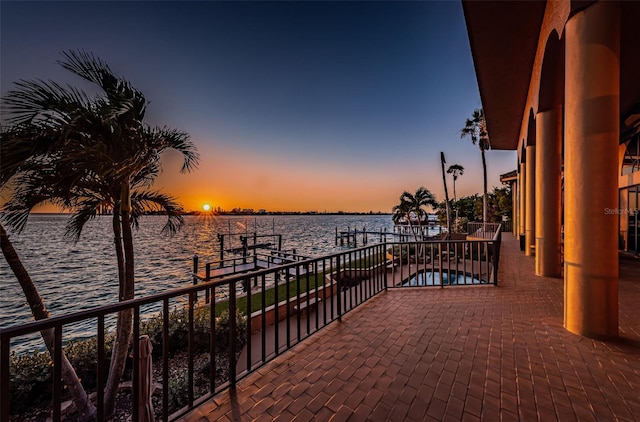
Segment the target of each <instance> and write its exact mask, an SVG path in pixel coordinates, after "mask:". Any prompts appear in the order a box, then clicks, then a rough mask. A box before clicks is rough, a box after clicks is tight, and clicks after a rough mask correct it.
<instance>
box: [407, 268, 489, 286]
mask: <svg viewBox="0 0 640 422" xmlns="http://www.w3.org/2000/svg"><path fill="white" fill-rule="evenodd" d="M486 283H487V282H486V281H480V280H478V279H477V278H474V277H471V276H469V275H465V274H461V273H458V274H455V273H447V272H443V273H442V284H443V285H445V286H446V285H453V284H486ZM402 285H403V286H440V285H441V284H440V272H438V271H436V272H433V271H427V272H419V273H418V274H417V275H415V276H413V277H411V278H410V279H409V280H406V281H404V282H403V283H402Z"/></svg>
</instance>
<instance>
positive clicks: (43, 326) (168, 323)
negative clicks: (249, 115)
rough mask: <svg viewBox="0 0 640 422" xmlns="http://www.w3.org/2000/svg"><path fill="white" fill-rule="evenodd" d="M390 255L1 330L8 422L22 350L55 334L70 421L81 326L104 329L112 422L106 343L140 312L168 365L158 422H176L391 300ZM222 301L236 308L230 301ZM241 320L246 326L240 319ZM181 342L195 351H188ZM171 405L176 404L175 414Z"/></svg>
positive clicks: (101, 348)
mask: <svg viewBox="0 0 640 422" xmlns="http://www.w3.org/2000/svg"><path fill="white" fill-rule="evenodd" d="M384 255H385V246H384V244H376V245H371V246H367V247H363V248H360V249H354V250H351V251H348V252H345V253H339V254H334V255H330V256H326V257H322V258H318V259H309V260H305V261H299V262H295V263H291V264H287V265H281V266H278V267H273V268H268V269H264V270H259V271H252V272H249V273H243V274H238V275H234V276H230V277H227V278H224V279H221V280H216V281H209V282H203V283H200V284H197V285H193V286H189V287H184V288H179V289H175V290H172V291H170V292H166V293H162V294H157V295H153V296H150V297H145V298H139V299H134V300H129V301H126V302H120V303H117V304H113V305H108V306H103V307H100V308H96V309H92V310H88V311H82V312H78V313H74V314H70V315H65V316H60V317H53V318H49V319H47V320H42V321H37V322H32V323H28V324H24V325H21V326H15V327H9V328H3V329H0V390H1V391H2V394H0V421H2V422H5V421H9V420H10V418H12V412H11V407H12V403H11V394H10V391H11V387H12V384H11V382H12V381H11V377H10V366H11V351H12V349H14V350H15V349H16V348H19V346H16V342H17V341H20V339H21V338H23V337H24V336H29V335H30V336H32V337H33V336H36V335H37V334H38V333H39V332H40V331H43V330H53V331H54V333H55V339H56V343H55V347H54V351H55V353H53V356H51V362H52V368H53V374H52V376H51V379H52V381H51V384H52V385H51V396H50V399H49V401H50V403H51V408H52V409H53V410H52V413H51V416H52V418H53V420H54V421H58V420H61V419H62V417H63V415H62V414H61V411H60V409H61V402H62V401H63V400H64V399H65V397H64V396H63V392H64V388H63V385H62V380H61V373H60V368H61V358H62V353H61V351H62V350H64V349H63V347H64V345H65V343H67V340H68V339H69V331H70V330H69V329H70V328H71V327H72V326H73V325H74V324H76V323H79V322H82V323H83V324H84V325H87V324H92V325H93V326H94V328H93V329H94V330H95V331H94V332H95V338H96V339H97V349H96V351H95V358H94V365H95V373H96V374H97V376H96V378H97V381H96V380H94V384H96V385H95V388H91V390H93V391H95V394H96V397H95V402H96V403H97V408H98V412H99V415H98V418H97V419H98V420H104V417H103V415H102V412H103V403H104V396H103V393H102V391H103V388H104V385H105V381H106V379H105V378H106V377H105V376H104V374H106V373H107V371H108V366H109V359H108V354H109V351H108V350H107V348H106V346H105V339H106V338H107V337H108V336H110V335H111V330H112V329H113V321H114V316H115V315H116V314H117V312H119V311H122V310H127V309H131V310H133V313H134V317H133V338H135V339H137V338H139V336H140V335H143V334H150V335H151V339H152V341H153V343H155V344H154V346H155V347H154V349H155V350H156V351H157V356H156V360H158V363H161V369H160V372H161V373H162V375H161V376H158V378H159V381H160V382H161V384H162V393H161V394H162V397H161V403H162V405H161V407H162V410H161V411H160V414H158V415H156V417H157V418H159V419H161V420H165V421H166V420H172V419H175V418H177V417H179V416H180V415H182V414H184V413H185V412H187V411H188V410H190V409H192V408H194V407H195V406H196V405H197V404H198V403H200V402H201V401H202V400H205V399H206V398H208V397H211V396H213V395H214V394H216V393H217V392H218V391H220V390H221V389H224V388H226V387H229V386H234V385H235V383H236V382H237V380H239V379H240V378H242V377H244V376H246V375H247V374H249V373H251V372H252V371H254V370H255V369H256V368H258V367H260V366H262V365H264V364H265V363H266V362H268V361H269V360H271V359H273V358H274V357H275V356H277V355H279V354H280V353H282V352H283V351H285V350H287V349H289V348H290V347H292V346H294V345H295V344H297V343H299V342H300V341H301V340H303V339H305V338H307V337H308V336H310V335H311V334H313V333H314V332H316V331H318V330H320V329H322V328H323V327H324V326H326V325H327V324H330V323H331V322H333V321H335V320H340V319H341V317H342V315H343V314H345V313H346V312H349V311H350V310H352V309H354V308H355V307H357V306H358V305H360V304H361V303H363V302H364V301H366V300H368V299H370V298H371V297H373V296H375V295H376V294H377V293H379V292H380V291H382V290H384V289H385V288H386V285H387V280H386V277H387V273H386V271H384ZM248 286H250V287H249V288H247V287H248ZM202 291H205V292H207V293H208V294H206V295H200V296H201V297H202V296H206V297H210V298H218V300H211V302H210V304H208V305H207V304H205V303H204V300H203V301H200V302H199V301H198V300H197V299H196V298H197V296H198V293H199V292H202ZM219 293H221V294H219ZM221 296H225V297H226V298H225V299H220V297H221ZM172 310H173V311H172ZM224 310H227V311H228V314H229V315H231V316H230V317H229V318H228V323H227V325H226V326H224V325H223V324H222V323H220V321H221V320H222V319H223V317H222V315H223V314H224ZM237 312H241V313H242V314H244V315H245V316H244V317H232V316H234V315H236V314H237ZM154 318H155V321H156V323H157V324H159V325H160V327H159V329H156V332H155V333H150V332H148V331H149V329H148V325H149V323H148V322H149V321H151V320H154ZM184 320H186V323H185V321H184ZM177 324H183V325H180V327H184V328H179V329H178V328H176V326H177ZM84 328H85V329H86V327H84ZM110 329H111V330H110ZM183 331H186V333H184V332H183ZM243 333H246V335H243ZM65 334H67V335H66V336H65ZM181 336H182V337H181ZM184 337H186V339H184ZM180 339H182V340H184V343H185V344H181V343H179V340H180ZM221 344H222V345H223V346H222V347H221ZM176 347H177V348H178V349H179V350H186V353H184V352H183V354H184V355H185V357H184V359H183V360H182V361H180V360H179V359H176V358H175V355H176V354H178V353H177V352H178V351H176V350H175V348H176ZM45 353H46V352H45ZM139 357H140V351H139V347H138V342H137V341H133V342H132V353H131V357H130V360H129V362H128V364H129V365H130V370H129V371H128V374H129V375H126V377H125V379H126V378H130V379H131V382H130V385H131V388H132V392H137V391H139V390H140V389H141V388H142V386H140V385H138V384H139V381H138V377H137V375H138V374H139V373H140V371H141V370H142V369H141V368H140V363H139V362H140V359H139ZM184 360H186V362H184ZM203 360H204V361H205V362H206V364H205V365H203V364H202V362H203ZM170 373H172V374H175V373H178V374H179V375H180V376H182V379H183V380H184V382H182V383H180V382H178V381H175V380H173V379H170ZM185 384H186V385H185ZM203 384H205V385H206V387H205V388H203V387H202V385H203ZM185 392H186V394H185ZM179 395H184V396H185V397H184V400H183V402H181V403H180V404H179V405H178V407H179V408H175V407H176V405H175V401H176V400H175V399H174V398H175V397H176V396H179ZM170 399H171V400H170ZM138 400H139V399H138V395H137V394H136V393H132V396H131V402H132V406H131V409H128V410H126V411H128V412H130V414H131V416H132V419H133V420H137V418H138V414H137V412H138V406H137V405H138ZM170 402H171V403H174V407H173V408H172V407H171V404H170ZM14 417H15V416H14Z"/></svg>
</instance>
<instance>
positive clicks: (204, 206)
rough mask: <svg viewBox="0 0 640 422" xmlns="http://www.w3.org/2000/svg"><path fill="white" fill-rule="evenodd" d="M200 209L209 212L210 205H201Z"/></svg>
mask: <svg viewBox="0 0 640 422" xmlns="http://www.w3.org/2000/svg"><path fill="white" fill-rule="evenodd" d="M202 209H203V210H205V211H209V210H210V209H211V205H209V204H203V205H202Z"/></svg>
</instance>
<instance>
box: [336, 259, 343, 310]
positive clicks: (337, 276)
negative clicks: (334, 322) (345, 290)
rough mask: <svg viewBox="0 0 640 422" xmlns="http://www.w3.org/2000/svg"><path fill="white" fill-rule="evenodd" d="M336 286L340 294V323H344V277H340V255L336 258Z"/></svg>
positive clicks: (337, 296) (338, 295)
mask: <svg viewBox="0 0 640 422" xmlns="http://www.w3.org/2000/svg"><path fill="white" fill-rule="evenodd" d="M336 286H337V288H338V292H337V294H336V299H337V302H338V321H342V277H341V275H340V255H338V256H337V257H336Z"/></svg>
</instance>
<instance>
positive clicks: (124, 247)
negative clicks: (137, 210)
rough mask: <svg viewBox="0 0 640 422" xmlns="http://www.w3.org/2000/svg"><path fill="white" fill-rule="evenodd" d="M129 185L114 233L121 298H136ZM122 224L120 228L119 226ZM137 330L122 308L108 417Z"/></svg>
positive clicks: (107, 391) (106, 401) (107, 402)
mask: <svg viewBox="0 0 640 422" xmlns="http://www.w3.org/2000/svg"><path fill="white" fill-rule="evenodd" d="M129 192H130V191H129V187H128V185H126V186H125V185H124V184H123V187H122V196H121V203H120V221H118V222H117V223H116V222H114V235H115V239H116V257H117V258H118V276H119V277H120V280H119V281H120V301H123V300H129V299H133V297H134V287H135V284H134V261H133V260H134V255H133V236H132V233H131V214H130V212H131V206H130V202H129V201H130V198H129ZM116 228H119V230H118V231H117V232H115V229H116ZM132 331H133V310H132V309H127V310H124V311H120V312H118V322H117V328H116V339H115V343H114V345H113V351H112V354H111V362H110V366H109V378H108V379H107V385H106V386H105V392H104V411H105V417H107V418H109V417H111V415H112V414H113V411H114V409H115V399H116V394H117V392H118V384H119V383H120V380H121V379H122V374H123V373H124V368H125V364H126V362H127V355H128V352H129V345H130V344H131V333H132Z"/></svg>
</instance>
